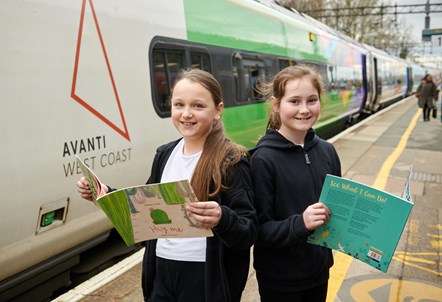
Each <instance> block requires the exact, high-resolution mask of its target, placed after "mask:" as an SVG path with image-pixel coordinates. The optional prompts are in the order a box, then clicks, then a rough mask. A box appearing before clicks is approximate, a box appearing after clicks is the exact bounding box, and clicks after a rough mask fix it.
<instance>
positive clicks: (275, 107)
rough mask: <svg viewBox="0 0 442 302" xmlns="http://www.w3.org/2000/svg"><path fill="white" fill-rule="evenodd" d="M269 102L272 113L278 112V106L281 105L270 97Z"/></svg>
mask: <svg viewBox="0 0 442 302" xmlns="http://www.w3.org/2000/svg"><path fill="white" fill-rule="evenodd" d="M270 102H272V111H273V112H279V106H280V104H281V103H280V102H278V100H277V99H276V98H275V97H274V96H271V97H270Z"/></svg>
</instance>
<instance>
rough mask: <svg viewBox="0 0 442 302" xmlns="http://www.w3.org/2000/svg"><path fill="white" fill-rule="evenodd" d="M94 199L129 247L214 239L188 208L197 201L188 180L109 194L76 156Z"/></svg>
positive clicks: (136, 187) (143, 186)
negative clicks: (148, 242)
mask: <svg viewBox="0 0 442 302" xmlns="http://www.w3.org/2000/svg"><path fill="white" fill-rule="evenodd" d="M77 163H78V165H79V166H80V169H81V171H82V173H83V176H84V177H85V178H86V179H87V181H88V182H89V187H90V189H91V192H92V196H93V199H94V200H95V202H96V204H97V205H98V206H99V207H100V208H101V209H102V210H103V212H104V213H105V214H106V216H107V217H108V218H109V220H110V221H111V222H112V224H113V225H114V227H115V229H116V230H117V231H118V233H119V234H120V236H121V238H123V240H124V242H125V243H126V244H127V245H128V246H130V245H133V244H135V243H137V242H141V241H145V240H151V239H158V238H188V237H211V236H213V233H212V231H211V230H210V229H205V228H198V227H197V226H196V224H195V221H194V220H193V219H192V218H191V217H190V216H189V215H187V212H186V210H185V206H186V204H187V203H189V202H195V201H197V198H196V195H195V193H194V191H193V189H192V187H191V185H190V183H189V181H188V180H187V179H185V180H179V181H174V182H167V183H156V184H148V185H140V186H134V187H129V188H124V189H119V190H116V191H112V192H109V193H106V192H105V190H104V185H103V184H102V183H101V181H100V180H99V178H98V177H97V176H96V175H95V173H94V172H93V171H92V170H91V169H90V168H89V167H88V166H87V165H86V164H85V163H84V162H83V161H82V160H81V159H80V158H79V157H78V156H77Z"/></svg>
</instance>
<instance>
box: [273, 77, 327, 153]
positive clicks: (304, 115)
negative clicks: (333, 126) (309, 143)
mask: <svg viewBox="0 0 442 302" xmlns="http://www.w3.org/2000/svg"><path fill="white" fill-rule="evenodd" d="M273 110H274V111H275V112H279V116H280V118H281V127H280V128H279V132H280V133H281V134H282V135H283V136H284V137H285V138H287V139H288V140H290V141H291V142H293V143H295V144H304V138H305V135H306V134H307V132H308V130H309V129H310V128H311V127H312V126H313V124H314V123H315V122H316V121H317V120H318V117H319V113H320V110H321V104H320V98H319V93H318V90H317V89H316V88H315V86H313V84H312V81H311V80H310V78H308V77H302V78H300V79H294V80H290V81H288V82H287V85H286V87H285V93H284V96H283V97H282V98H281V100H280V102H276V101H275V100H274V102H273Z"/></svg>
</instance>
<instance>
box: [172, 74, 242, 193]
mask: <svg viewBox="0 0 442 302" xmlns="http://www.w3.org/2000/svg"><path fill="white" fill-rule="evenodd" d="M183 79H188V80H190V81H192V82H195V83H199V84H201V85H202V86H203V87H204V88H206V89H207V90H208V91H209V92H210V94H211V96H212V99H213V102H214V104H215V106H218V105H219V104H220V103H221V102H223V98H222V93H221V86H220V85H219V83H218V81H217V80H216V79H215V77H214V76H213V75H211V74H210V73H208V72H206V71H203V70H200V69H187V70H182V71H181V72H180V73H179V75H178V77H177V78H176V80H175V83H174V87H175V85H176V83H178V82H179V81H181V80H183ZM245 154H246V149H245V148H244V147H242V146H240V145H238V144H235V143H234V142H232V141H231V140H230V139H229V138H228V137H227V136H226V134H225V131H224V124H223V122H222V121H221V119H219V120H214V121H213V127H212V130H211V131H210V133H209V135H208V136H207V138H206V141H205V142H204V147H203V152H202V153H201V157H200V159H199V161H198V163H197V165H196V167H195V171H194V172H193V176H192V180H191V182H190V183H191V185H192V187H193V189H194V190H195V194H196V196H197V197H198V199H199V200H202V201H204V200H208V199H209V197H214V196H215V195H216V194H218V192H220V191H221V190H222V189H226V186H224V185H223V180H224V179H225V177H226V175H227V170H228V168H229V167H231V166H233V165H234V164H236V163H237V162H239V161H240V159H241V157H242V156H243V155H245Z"/></svg>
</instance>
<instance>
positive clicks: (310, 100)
mask: <svg viewBox="0 0 442 302" xmlns="http://www.w3.org/2000/svg"><path fill="white" fill-rule="evenodd" d="M318 101H319V99H318V98H310V99H308V100H307V102H308V103H309V104H314V103H316V102H318Z"/></svg>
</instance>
